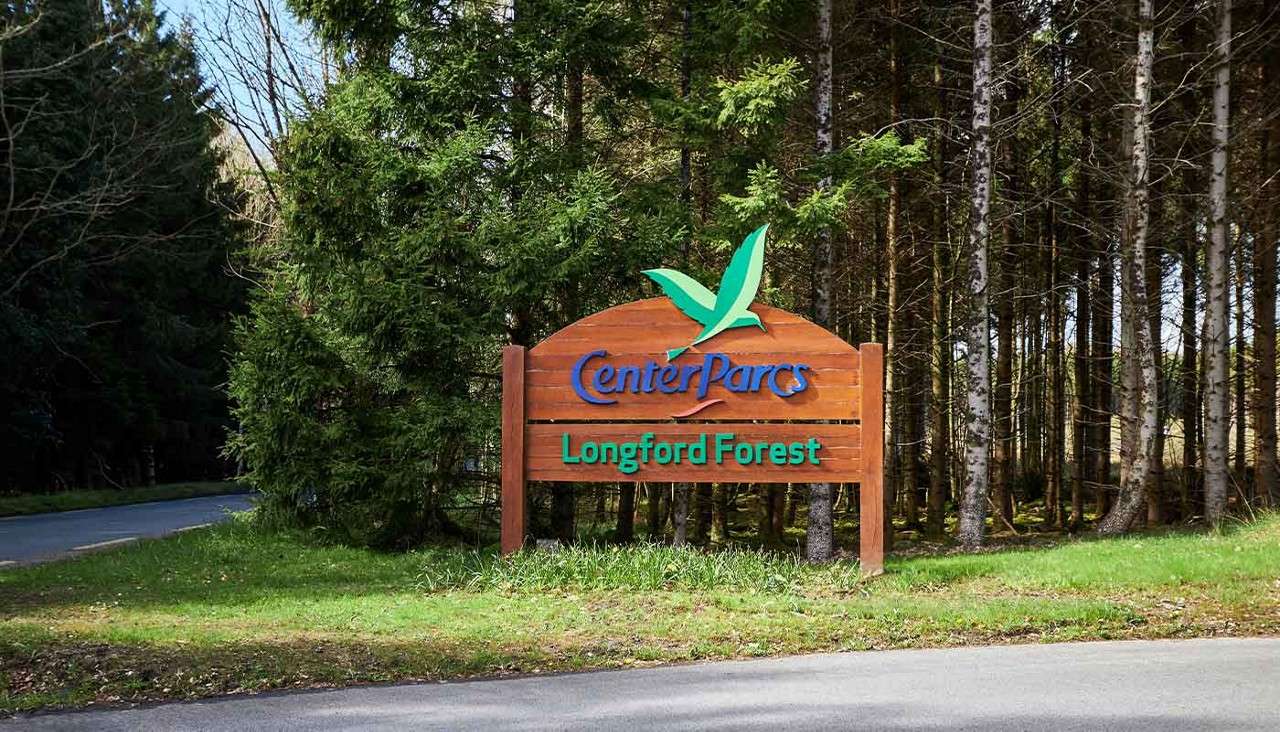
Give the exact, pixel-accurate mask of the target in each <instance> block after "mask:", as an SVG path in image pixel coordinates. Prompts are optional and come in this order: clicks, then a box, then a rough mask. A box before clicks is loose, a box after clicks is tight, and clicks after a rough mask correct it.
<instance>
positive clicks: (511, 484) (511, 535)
mask: <svg viewBox="0 0 1280 732" xmlns="http://www.w3.org/2000/svg"><path fill="white" fill-rule="evenodd" d="M524 354H525V349H524V346H506V347H505V348H503V349H502V542H501V544H502V553H503V554H510V553H512V552H514V551H517V550H519V549H520V548H521V547H523V546H524V534H525V516H524V511H525V492H524V485H525V484H524V430H525V420H524Z"/></svg>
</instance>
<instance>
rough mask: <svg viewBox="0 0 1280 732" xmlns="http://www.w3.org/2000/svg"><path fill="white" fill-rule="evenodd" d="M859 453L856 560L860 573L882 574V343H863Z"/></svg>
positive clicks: (860, 348) (865, 574)
mask: <svg viewBox="0 0 1280 732" xmlns="http://www.w3.org/2000/svg"><path fill="white" fill-rule="evenodd" d="M858 351H859V353H860V354H861V356H862V359H861V362H862V455H863V458H864V459H865V460H866V467H865V468H864V472H863V475H862V483H861V491H859V496H858V562H859V563H860V564H861V565H862V574H863V576H866V577H870V576H874V575H878V574H884V346H883V345H881V344H879V343H863V344H862V346H860V347H859V348H858Z"/></svg>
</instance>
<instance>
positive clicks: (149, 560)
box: [0, 516, 1280, 713]
mask: <svg viewBox="0 0 1280 732" xmlns="http://www.w3.org/2000/svg"><path fill="white" fill-rule="evenodd" d="M1276 634H1280V517H1277V516H1269V517H1264V518H1262V519H1260V520H1258V521H1257V522H1254V523H1251V524H1247V525H1239V526H1235V527H1233V528H1231V529H1229V530H1227V531H1225V532H1223V533H1221V534H1218V535H1205V534H1197V533H1166V534H1162V535H1138V536H1131V537H1127V538H1122V539H1112V540H1086V539H1071V538H1065V537H1064V538H1060V539H1058V540H1056V541H1055V542H1053V544H1052V545H1050V546H1038V547H1036V548H1032V549H1026V548H1017V549H1008V550H1004V551H993V552H986V553H981V554H950V555H945V556H911V557H905V558H904V557H898V558H891V559H890V561H889V565H888V573H887V574H886V575H885V576H883V577H879V578H875V579H871V580H865V581H864V580H860V579H859V578H858V573H857V564H856V562H848V561H844V562H840V563H837V564H836V565H834V566H828V567H821V568H815V567H809V566H806V565H804V564H802V563H800V562H799V561H798V560H797V559H796V558H795V557H794V556H793V555H789V554H782V553H760V552H755V551H728V552H702V551H699V550H676V549H671V548H665V547H656V546H641V547H632V548H625V549H619V548H605V549H592V548H584V549H571V550H565V551H561V552H555V553H548V552H530V553H526V554H525V555H521V557H520V558H518V559H516V560H514V561H510V560H508V561H504V560H498V559H495V558H493V557H492V556H491V555H489V554H485V553H479V552H470V551H464V550H445V549H433V550H424V551H420V552H413V553H408V554H383V553H377V552H372V551H364V550H356V549H349V548H342V547H333V546H322V545H317V544H316V543H315V542H313V541H310V540H308V539H307V538H306V537H305V536H302V535H300V534H293V533H264V532H262V531H260V530H258V529H256V528H255V527H254V526H253V525H252V524H251V523H250V522H249V521H247V520H238V521H235V522H232V523H230V524H225V525H222V526H218V527H212V528H209V529H204V530H198V531H193V532H189V533H186V534H182V535H177V536H173V537H169V538H166V539H161V540H154V541H144V542H141V543H139V544H137V545H134V546H129V547H125V548H122V549H119V550H115V551H110V552H104V553H100V554H93V555H89V556H85V557H81V558H77V559H72V560H67V561H61V562H55V563H51V564H47V565H41V566H35V567H26V568H18V569H8V570H3V571H0V712H6V713H13V712H15V711H20V710H33V709H42V708H58V707H82V706H86V705H104V704H105V705H113V704H126V703H132V702H143V701H153V700H162V699H186V698H198V697H205V696H214V695H222V694H243V693H253V692H257V691H262V690H268V689H281V688H309V687H330V686H343V685H353V684H360V683H371V682H390V681H405V680H423V679H444V678H462V677H477V676H503V675H516V674H530V673H542V672H551V671H570V670H581V669H593V668H618V667H629V666H643V665H652V664H660V663H679V662H689V661H695V660H702V659H724V658H740V657H751V656H767V655H779V654H791V653H802V652H810V651H831V650H859V649H873V648H876V649H883V648H903V647H924V646H958V645H971V644H993V643H1036V642H1049V641H1069V640H1094V639H1124V638H1183V637H1194V636H1220V635H1276Z"/></svg>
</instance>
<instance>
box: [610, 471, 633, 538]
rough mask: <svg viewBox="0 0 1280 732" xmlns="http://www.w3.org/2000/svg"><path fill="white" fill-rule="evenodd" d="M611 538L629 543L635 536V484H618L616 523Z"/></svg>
mask: <svg viewBox="0 0 1280 732" xmlns="http://www.w3.org/2000/svg"><path fill="white" fill-rule="evenodd" d="M613 538H614V540H616V541H619V542H622V543H630V542H632V541H635V538H636V484H635V483H621V484H619V485H618V524H617V527H616V528H615V529H614V531H613Z"/></svg>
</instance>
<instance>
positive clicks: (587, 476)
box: [525, 423, 866, 483]
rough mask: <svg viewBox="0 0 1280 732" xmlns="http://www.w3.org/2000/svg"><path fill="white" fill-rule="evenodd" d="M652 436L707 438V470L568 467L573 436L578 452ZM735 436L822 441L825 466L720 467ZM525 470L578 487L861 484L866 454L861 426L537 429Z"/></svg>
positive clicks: (529, 436) (531, 432) (530, 433)
mask: <svg viewBox="0 0 1280 732" xmlns="http://www.w3.org/2000/svg"><path fill="white" fill-rule="evenodd" d="M646 432H652V433H653V434H654V437H655V441H667V442H693V441H695V440H697V439H698V437H699V436H700V435H702V434H707V435H708V438H707V443H708V456H707V457H708V459H707V463H706V464H705V465H690V464H688V463H687V462H682V463H680V464H674V463H673V464H668V465H659V464H657V463H656V462H653V461H651V462H649V463H647V464H642V465H640V466H639V468H638V470H636V472H634V473H631V474H629V475H628V474H624V473H622V472H620V471H619V469H618V466H617V465H615V464H612V463H605V464H596V465H585V464H576V465H566V464H564V462H563V449H564V446H563V436H564V435H565V434H568V435H569V436H570V444H571V446H572V448H571V451H572V453H573V454H577V452H578V450H577V448H578V447H579V446H581V444H582V443H583V442H585V441H587V440H591V441H594V442H597V443H599V442H630V441H636V440H639V439H640V438H641V436H642V435H643V434H644V433H646ZM717 433H732V434H733V435H734V442H742V443H752V444H754V443H758V442H768V443H787V444H789V443H792V442H805V441H807V440H808V439H809V438H811V437H814V438H817V439H818V441H819V442H820V443H821V444H822V448H821V449H820V450H819V451H818V452H817V456H818V458H819V460H820V461H821V462H820V464H819V465H811V464H808V463H807V462H806V463H805V464H801V465H773V464H771V463H769V461H768V460H764V461H763V462H762V463H754V462H753V463H750V464H746V465H743V464H740V463H739V462H738V461H737V460H736V459H735V458H734V457H733V456H732V455H726V456H725V457H724V462H723V463H721V464H716V463H715V452H714V446H715V435H716V434H717ZM525 434H526V439H525V445H526V450H527V452H526V457H525V470H526V476H527V477H528V479H529V480H548V481H576V482H592V483H598V482H605V483H613V482H641V481H664V482H665V481H679V482H687V483H718V482H734V483H811V482H816V481H830V482H855V481H857V480H859V479H861V477H862V475H863V472H864V470H865V467H866V461H865V459H864V456H863V445H862V428H861V427H860V426H858V425H853V424H751V423H703V424H673V423H665V424H582V423H570V424H530V425H528V426H527V427H526V430H525Z"/></svg>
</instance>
